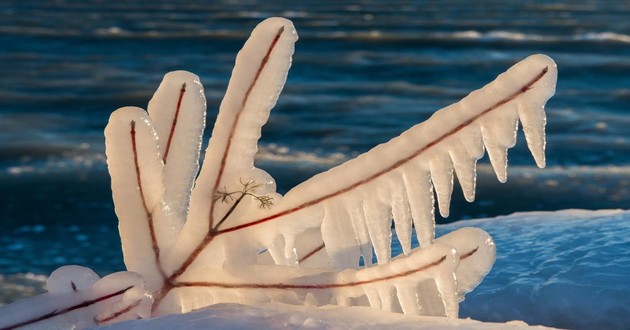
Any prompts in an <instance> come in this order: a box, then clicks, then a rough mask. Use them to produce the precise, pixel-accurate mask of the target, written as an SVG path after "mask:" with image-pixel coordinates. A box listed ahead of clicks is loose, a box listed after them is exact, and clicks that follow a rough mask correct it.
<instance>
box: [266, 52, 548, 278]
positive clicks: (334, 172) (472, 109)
mask: <svg viewBox="0 0 630 330" xmlns="http://www.w3.org/2000/svg"><path fill="white" fill-rule="evenodd" d="M556 76H557V71H556V65H555V63H554V62H553V60H551V59H550V58H549V57H547V56H544V55H532V56H530V57H528V58H527V59H525V60H523V61H521V62H519V63H517V64H515V65H514V66H513V67H511V68H510V69H509V70H508V71H507V72H505V73H503V74H501V75H499V76H498V77H497V79H496V80H494V81H493V82H491V83H490V84H488V85H486V86H485V87H483V88H482V89H479V90H477V91H474V92H472V93H470V94H469V95H468V96H466V97H465V98H464V99H462V100H461V101H460V102H458V103H455V104H453V105H450V106H448V107H446V108H444V109H442V110H440V111H437V112H436V113H435V114H434V115H433V116H432V117H431V118H429V119H428V120H427V121H425V122H424V123H421V124H418V125H416V126H414V127H412V128H411V129H409V130H407V131H406V132H404V133H403V134H401V135H400V136H399V137H396V138H394V139H392V140H391V141H389V142H387V143H384V144H381V145H379V146H376V147H375V148H373V149H372V150H370V151H369V152H367V153H365V154H363V155H360V156H359V157H357V158H356V159H353V160H350V161H348V162H346V163H344V164H342V165H340V166H337V167H335V168H333V169H331V170H329V171H327V172H324V173H321V174H318V175H316V176H314V177H313V178H311V179H309V180H307V181H306V182H304V183H302V184H300V185H298V186H297V187H295V188H293V189H292V190H290V191H289V192H288V193H287V194H286V195H285V197H284V198H283V199H282V200H281V201H280V203H278V205H276V206H275V207H274V208H273V209H272V210H270V211H269V212H268V214H265V215H263V216H261V218H259V219H256V220H255V221H254V222H265V221H270V220H275V219H276V218H278V217H282V218H286V219H287V220H286V221H282V225H281V226H282V228H284V229H285V230H286V228H287V226H290V224H291V223H296V222H305V221H307V220H311V221H312V223H311V226H313V227H316V226H319V225H320V223H321V221H322V219H321V218H311V217H304V214H305V213H307V211H306V209H308V208H316V207H321V206H322V205H324V206H325V205H326V204H328V203H335V202H336V200H337V199H340V198H343V199H344V200H346V201H351V200H363V199H364V198H365V196H366V195H374V194H376V193H377V192H378V191H379V190H380V189H382V187H384V186H386V185H387V182H388V180H392V178H394V177H395V175H397V174H396V173H399V172H400V173H402V175H403V176H404V175H411V172H420V173H421V172H422V171H426V170H427V169H430V172H431V178H432V179H433V182H434V185H435V186H436V189H437V194H438V199H440V207H441V209H442V208H443V207H442V205H444V204H446V201H445V200H446V199H447V198H446V197H445V195H446V192H448V191H449V190H450V187H449V186H448V182H449V180H448V178H449V173H450V171H451V167H450V164H449V161H448V160H447V157H448V158H450V160H451V162H452V166H453V168H454V169H455V172H456V174H457V177H458V179H459V181H460V185H461V186H462V190H463V191H464V196H465V197H466V199H467V200H469V201H472V200H473V199H474V189H475V181H476V174H475V167H476V166H475V164H476V161H477V159H479V158H480V157H481V155H482V151H483V148H484V145H483V142H485V141H487V140H491V141H492V144H493V145H491V147H492V148H494V147H495V146H500V147H501V148H508V147H510V146H513V145H514V137H513V134H512V132H513V130H514V128H515V119H514V115H513V114H508V115H500V116H497V115H494V114H496V113H501V112H503V111H505V112H512V113H513V111H514V110H513V109H514V108H515V107H518V109H519V111H518V113H519V116H520V118H521V120H522V121H523V125H524V127H528V129H527V131H526V135H527V136H528V138H527V141H528V143H530V149H531V150H532V153H533V155H534V158H535V159H536V161H537V164H538V165H544V161H543V160H544V157H543V156H542V153H543V149H544V132H543V130H544V125H543V124H542V123H543V122H544V120H543V119H542V118H544V115H543V114H544V112H543V106H544V104H545V102H546V101H547V100H548V99H549V98H550V97H551V96H552V95H553V94H554V92H555V84H556ZM506 126H507V127H506ZM482 127H483V129H482ZM504 127H506V128H504ZM480 137H483V138H480ZM532 143H533V145H531V144H532ZM495 160H496V158H495ZM432 162H437V164H436V163H433V164H432ZM496 163H497V164H496V165H495V166H496V168H497V169H498V171H497V173H498V176H499V179H500V180H501V179H502V178H503V177H504V173H503V170H502V166H503V165H502V164H501V162H499V161H496ZM398 175H400V174H398ZM409 181H411V182H409ZM417 181H418V180H417V179H416V180H405V184H406V185H409V184H413V183H414V182H417ZM412 189H413V187H412ZM422 190H425V191H426V188H423V189H422ZM411 191H413V190H411ZM414 195H416V196H411V195H408V200H409V203H410V207H411V209H412V211H413V210H414V208H415V209H416V212H415V213H416V214H418V213H425V214H426V213H429V212H426V211H424V212H423V211H421V210H420V209H419V208H427V207H430V208H433V205H432V204H431V205H428V203H427V202H426V199H421V200H419V196H418V194H414ZM442 201H444V202H442ZM372 203H373V204H374V205H371V206H370V208H372V209H373V208H380V209H381V210H385V209H387V208H389V207H391V205H389V204H388V203H387V201H386V200H381V201H378V200H376V201H373V202H372ZM297 211H300V212H299V214H300V215H299V216H298V215H297V214H296V215H295V216H294V215H293V213H297ZM374 212H376V211H375V210H374ZM374 212H373V213H374ZM431 212H432V211H431ZM442 213H447V212H445V210H442ZM298 217H301V221H298V220H297V218H298ZM323 221H326V219H324V220H323ZM335 221H343V219H336V220H335ZM364 221H366V223H367V224H368V228H369V230H370V236H371V237H386V236H388V235H389V228H385V226H380V225H374V221H376V222H378V223H380V222H381V221H383V220H382V219H380V218H370V217H367V216H366V217H365V218H364ZM274 225H275V226H280V225H279V223H278V221H274ZM300 225H301V226H303V224H300ZM418 225H420V226H423V227H424V228H418ZM432 226H433V222H429V221H425V222H423V223H421V224H419V223H416V231H417V232H418V233H427V232H432ZM373 231H374V232H373ZM354 235H355V233H352V232H341V231H337V232H335V233H334V235H333V236H332V237H324V242H326V241H332V240H348V239H351V237H352V236H354ZM418 236H419V239H420V241H421V242H420V243H421V245H423V246H426V245H427V244H430V242H431V241H432V239H433V237H432V236H429V237H427V235H420V234H419V235H418ZM375 243H377V244H375ZM372 244H373V246H374V248H375V251H376V254H377V256H379V258H385V259H387V258H389V255H387V254H388V253H387V246H389V245H387V244H383V243H382V242H374V241H372ZM327 248H328V253H329V255H330V256H331V257H332V258H333V259H334V258H335V255H336V254H339V253H342V254H343V253H344V251H338V250H333V249H331V247H327ZM357 262H358V261H355V262H353V263H351V264H347V265H344V266H346V267H356V266H357Z"/></svg>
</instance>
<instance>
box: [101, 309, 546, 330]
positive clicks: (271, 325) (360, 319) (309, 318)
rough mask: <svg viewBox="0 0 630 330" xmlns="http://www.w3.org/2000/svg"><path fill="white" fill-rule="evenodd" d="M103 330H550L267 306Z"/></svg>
mask: <svg viewBox="0 0 630 330" xmlns="http://www.w3.org/2000/svg"><path fill="white" fill-rule="evenodd" d="M99 329H102V330H117V329H120V330H123V329H128V330H144V329H156V330H159V329H164V330H166V329H173V330H177V329H186V330H197V329H199V330H201V329H216V330H220V329H261V330H263V329H312V330H317V329H322V330H324V329H327V330H335V329H339V330H341V329H374V330H377V329H378V330H380V329H400V330H402V329H427V330H428V329H431V330H439V329H470V330H481V329H514V330H516V329H550V328H547V327H542V326H536V327H530V326H527V325H526V324H525V323H523V322H518V321H515V322H508V323H483V322H479V321H474V320H470V319H449V318H440V317H430V316H410V315H407V316H404V315H401V314H394V313H387V312H383V311H378V310H374V309H373V308H369V307H338V306H336V307H332V306H329V307H325V308H314V307H305V308H299V307H295V306H290V305H280V304H267V305H262V306H257V307H252V306H244V305H235V304H219V305H214V306H211V307H206V308H203V309H201V310H198V311H194V312H191V313H188V314H181V315H167V316H163V317H160V318H157V319H151V320H138V321H130V322H123V323H118V324H114V325H111V326H105V327H100V328H99Z"/></svg>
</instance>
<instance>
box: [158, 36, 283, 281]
mask: <svg viewBox="0 0 630 330" xmlns="http://www.w3.org/2000/svg"><path fill="white" fill-rule="evenodd" d="M283 32H284V26H282V27H280V29H279V30H278V32H277V33H276V35H275V37H274V39H273V40H272V42H271V45H270V46H269V48H268V49H267V52H266V53H265V56H264V57H263V59H262V60H261V62H260V65H259V66H258V70H257V71H256V75H255V77H254V80H253V81H252V82H251V84H250V85H249V88H248V89H247V92H246V93H245V96H244V98H243V102H242V103H241V108H240V110H239V111H238V113H237V115H236V118H235V119H234V122H233V123H232V127H231V129H230V135H229V137H228V140H227V144H226V147H225V150H224V151H223V155H222V156H221V165H220V167H219V173H218V174H217V178H216V180H215V182H214V187H213V189H212V192H213V194H214V193H215V192H216V191H217V190H218V188H219V185H220V184H221V179H222V178H223V172H224V171H225V166H226V164H227V157H228V155H229V153H230V149H231V147H232V140H233V139H234V133H235V131H236V127H237V126H238V123H239V120H240V118H241V114H242V113H243V110H244V109H245V106H246V105H247V101H248V100H249V95H250V94H251V92H252V90H253V89H254V87H255V85H256V83H257V82H258V78H260V75H261V73H262V72H263V69H264V68H265V66H266V65H267V62H268V61H269V57H270V56H271V52H272V51H273V49H274V48H275V46H276V45H277V43H278V40H280V36H281V35H282V33H283ZM216 203H217V201H216V200H213V201H212V202H211V203H210V211H209V214H208V219H209V227H208V233H207V234H206V237H205V238H204V240H203V241H202V242H201V243H200V244H199V245H198V246H197V247H196V248H195V249H194V250H193V252H192V253H191V254H190V255H189V256H188V258H186V260H184V262H183V263H182V265H181V266H179V268H177V269H176V270H175V271H174V272H173V273H172V274H171V276H169V277H168V279H167V282H172V281H174V280H175V279H176V278H177V277H179V276H180V275H181V274H183V273H184V272H185V271H186V269H188V267H189V266H190V265H191V264H192V263H193V261H195V259H196V258H197V257H198V256H199V254H200V253H201V251H203V249H205V247H206V246H207V245H208V244H209V243H210V242H211V241H212V240H213V239H214V237H215V236H216V234H215V231H214V230H213V227H214V208H215V205H216Z"/></svg>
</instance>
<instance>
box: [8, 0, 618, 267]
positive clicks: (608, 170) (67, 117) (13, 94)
mask: <svg viewBox="0 0 630 330" xmlns="http://www.w3.org/2000/svg"><path fill="white" fill-rule="evenodd" d="M269 16H284V17H287V18H290V19H292V20H293V22H294V24H295V26H296V27H297V29H298V34H299V35H300V40H299V42H298V44H297V46H296V53H295V56H294V64H293V67H292V69H291V72H290V74H289V79H288V82H287V85H286V88H285V90H284V92H283V94H282V96H281V98H280V100H279V102H278V105H277V107H276V108H275V110H274V111H273V112H272V115H271V118H270V120H269V122H268V124H267V125H266V126H265V128H264V131H263V135H264V136H263V138H262V140H261V154H260V157H259V160H258V165H259V166H260V167H262V168H264V169H266V170H268V171H269V172H270V173H272V174H273V175H274V176H275V177H276V180H277V182H278V187H279V190H280V192H286V191H287V190H288V189H289V188H291V187H292V186H294V185H295V184H297V183H299V182H300V181H302V180H304V179H306V178H308V177H310V176H311V175H313V174H315V173H317V172H320V171H323V170H325V169H327V168H329V167H331V166H334V165H335V164H338V163H339V162H342V161H343V160H346V159H349V158H351V157H353V156H355V155H357V154H359V153H361V152H364V151H367V150H369V149H370V148H371V147H373V146H375V145H376V144H378V143H381V142H385V141H387V140H389V139H390V138H392V137H394V136H396V135H398V134H399V133H400V132H402V131H404V130H405V129H407V128H409V127H411V126H412V125H414V124H416V123H418V122H421V121H423V120H425V119H426V118H428V117H429V116H430V115H431V114H432V113H433V112H434V111H435V110H437V109H440V108H442V107H444V106H446V105H448V104H450V103H453V102H456V101H457V100H459V99H461V98H462V97H464V96H465V95H466V94H467V93H468V92H470V91H471V90H474V89H476V88H479V87H481V86H483V85H484V84H486V83H487V82H489V81H491V80H492V79H493V78H494V77H495V76H496V75H498V74H499V73H501V72H503V71H504V70H506V69H507V68H508V67H509V66H510V65H512V64H513V63H515V62H517V61H518V60H520V59H523V58H525V57H526V56H528V55H530V54H533V53H545V54H548V55H549V56H551V57H553V58H554V59H555V60H556V62H557V63H558V69H559V80H558V89H557V94H556V96H555V97H554V98H553V99H552V100H551V101H549V103H548V105H547V114H548V126H547V127H548V129H547V134H548V143H547V157H548V166H549V168H548V169H547V170H537V169H535V168H534V162H533V160H532V159H531V156H530V155H529V154H528V151H527V148H526V147H525V145H524V144H523V143H522V142H523V139H522V135H521V136H520V140H521V142H519V144H518V145H517V147H516V148H515V149H513V150H512V151H511V153H510V165H511V166H512V169H513V170H512V172H511V177H510V179H509V180H508V183H507V184H504V185H500V184H498V183H497V182H496V179H495V178H493V176H492V174H491V173H490V172H489V171H488V169H487V168H486V167H483V166H482V167H481V169H480V178H479V180H478V195H477V202H475V203H473V204H468V203H466V202H465V201H463V198H461V194H460V192H459V191H457V188H456V191H455V192H454V200H453V205H452V210H451V217H450V218H449V219H446V220H445V219H438V221H440V222H448V221H454V220H459V219H466V218H474V217H482V216H494V215H500V214H509V213H512V212H516V211H528V210H555V209H563V208H589V209H602V208H627V207H628V206H630V130H628V129H627V127H629V126H630V116H629V115H628V114H629V113H630V3H628V2H622V1H603V0H601V1H582V2H564V1H501V2H498V1H497V2H495V1H475V2H474V3H470V2H468V1H404V2H403V1H393V2H381V1H353V2H320V1H280V0H278V1H260V2H257V1H196V2H194V3H181V2H176V1H151V2H145V1H140V0H135V1H127V2H124V3H112V2H111V1H97V0H86V1H79V0H77V1H61V0H60V1H35V0H33V1H24V0H19V1H18V0H4V1H2V2H0V63H1V65H0V226H1V227H2V230H1V231H0V273H13V272H35V273H44V274H45V273H49V272H50V271H52V270H53V269H55V268H56V267H58V266H60V265H63V264H68V263H78V264H83V265H86V266H89V267H91V268H94V269H95V270H97V271H99V272H101V273H108V272H111V271H112V270H118V269H122V268H123V265H122V261H121V253H120V245H119V244H120V243H119V239H118V236H117V220H116V218H115V215H114V213H113V205H112V202H111V192H110V190H109V177H108V175H107V172H106V167H105V158H104V155H103V150H104V148H103V142H104V139H103V133H102V132H103V128H104V127H105V125H106V123H107V118H108V116H109V114H110V113H111V111H113V110H114V109H116V108H118V107H122V106H126V105H135V106H141V107H145V106H146V104H147V102H148V100H149V99H150V97H151V95H152V93H153V91H154V90H155V88H156V87H157V86H158V84H159V82H160V80H161V78H162V76H163V75H164V74H165V73H166V72H168V71H172V70H179V69H184V70H189V71H192V72H195V73H197V74H198V75H200V77H201V79H202V82H203V83H204V85H205V88H206V95H207V97H208V112H209V114H208V123H212V122H213V121H214V117H215V115H216V109H217V108H218V105H219V102H220V100H221V97H222V95H223V93H224V90H225V88H226V85H227V82H228V79H229V75H230V72H231V70H232V66H233V61H234V57H235V54H236V52H237V51H238V50H239V49H240V47H241V46H242V44H243V42H244V41H245V39H246V38H247V36H248V35H249V33H250V31H251V30H252V28H253V27H254V26H255V25H256V24H257V23H258V22H260V21H261V20H263V19H264V18H266V17H269ZM480 163H482V164H484V163H485V164H487V163H488V161H487V160H482V161H481V162H480Z"/></svg>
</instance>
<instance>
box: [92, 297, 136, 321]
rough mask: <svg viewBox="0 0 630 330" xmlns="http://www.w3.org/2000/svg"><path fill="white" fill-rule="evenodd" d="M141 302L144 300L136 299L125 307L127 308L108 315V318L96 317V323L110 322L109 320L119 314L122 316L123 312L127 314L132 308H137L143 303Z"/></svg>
mask: <svg viewBox="0 0 630 330" xmlns="http://www.w3.org/2000/svg"><path fill="white" fill-rule="evenodd" d="M141 302H142V300H138V301H136V302H135V303H133V304H131V305H129V306H127V307H125V308H123V309H121V310H119V311H118V312H116V313H113V314H112V315H110V316H108V317H106V318H104V319H97V318H96V317H95V318H94V321H96V323H98V324H101V323H105V322H109V321H111V320H113V319H115V318H117V317H119V316H121V315H123V314H125V313H127V312H129V311H130V310H132V309H134V308H136V307H137V306H138V305H140V303H141Z"/></svg>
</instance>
